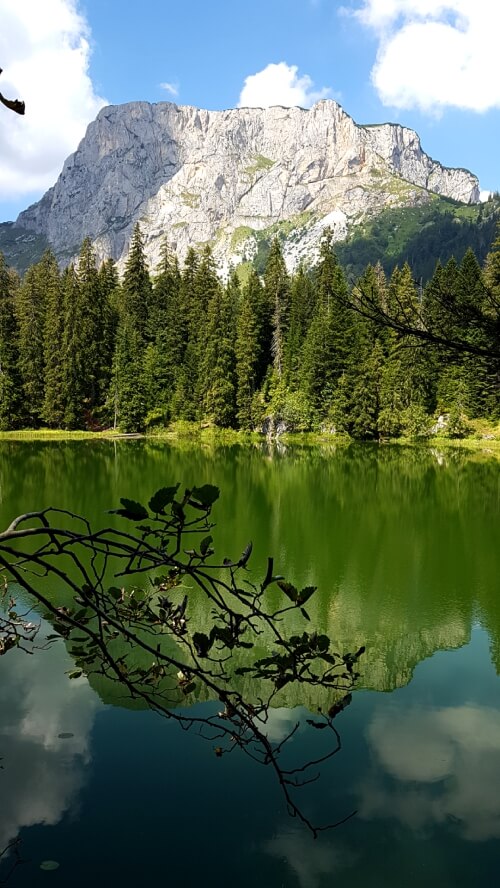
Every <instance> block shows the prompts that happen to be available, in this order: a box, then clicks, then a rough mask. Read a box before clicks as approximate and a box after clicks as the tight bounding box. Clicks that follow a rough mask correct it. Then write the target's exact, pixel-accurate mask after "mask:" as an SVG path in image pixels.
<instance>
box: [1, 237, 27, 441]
mask: <svg viewBox="0 0 500 888" xmlns="http://www.w3.org/2000/svg"><path fill="white" fill-rule="evenodd" d="M15 290H16V282H15V279H14V277H13V275H12V274H11V273H10V272H9V269H8V268H7V265H6V263H5V257H4V255H3V253H0V429H1V430H2V431H6V430H9V429H16V428H19V427H20V425H22V421H23V416H22V389H21V377H20V373H19V368H18V361H19V352H18V348H17V338H18V330H17V322H16V315H15V311H14V293H15Z"/></svg>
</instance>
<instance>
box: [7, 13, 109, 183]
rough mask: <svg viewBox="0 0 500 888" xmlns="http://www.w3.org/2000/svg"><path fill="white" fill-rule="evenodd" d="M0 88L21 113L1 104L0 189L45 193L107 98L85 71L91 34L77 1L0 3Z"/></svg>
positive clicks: (87, 63)
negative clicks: (0, 71) (21, 106)
mask: <svg viewBox="0 0 500 888" xmlns="http://www.w3.org/2000/svg"><path fill="white" fill-rule="evenodd" d="M0 20H1V21H2V28H1V32H0V62H1V65H2V67H3V69H4V72H3V74H2V76H1V77H0V91H1V92H2V94H3V95H5V96H7V97H8V98H20V99H23V100H24V101H25V102H26V115H25V116H24V117H18V116H17V115H16V114H13V113H12V112H10V111H8V110H7V109H5V108H3V107H0V113H1V115H2V119H1V126H0V193H1V194H2V196H3V198H4V199H5V198H8V197H11V198H12V197H19V196H20V195H23V194H28V193H30V192H35V191H39V192H43V191H44V190H45V189H46V188H48V187H49V186H50V185H52V184H53V183H54V181H55V179H56V178H57V175H58V174H59V172H60V170H61V167H62V164H63V161H64V160H65V158H66V157H67V156H68V154H70V153H71V152H72V151H74V150H75V149H76V148H77V146H78V143H79V141H80V140H81V139H82V137H83V136H84V134H85V129H86V127H87V124H88V123H89V122H90V121H91V120H93V119H94V117H95V116H96V114H97V112H98V111H99V109H100V108H102V107H103V105H105V104H106V102H105V100H104V99H102V98H101V97H100V96H98V95H96V93H95V91H94V87H93V84H92V81H91V79H90V76H89V57H90V44H89V39H90V33H89V29H88V26H87V24H86V22H85V19H84V18H83V17H82V15H81V14H80V13H79V11H78V9H77V5H76V0H43V3H41V2H40V0H0Z"/></svg>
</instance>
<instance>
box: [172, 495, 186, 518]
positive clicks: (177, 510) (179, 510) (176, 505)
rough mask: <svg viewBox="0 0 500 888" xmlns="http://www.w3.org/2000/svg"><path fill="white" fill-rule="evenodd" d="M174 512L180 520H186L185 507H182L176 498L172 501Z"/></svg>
mask: <svg viewBox="0 0 500 888" xmlns="http://www.w3.org/2000/svg"><path fill="white" fill-rule="evenodd" d="M172 514H173V515H174V516H175V518H177V519H178V520H179V521H182V522H184V521H185V520H186V513H185V512H184V509H183V508H182V506H181V504H180V503H178V502H177V501H176V500H174V501H173V503H172Z"/></svg>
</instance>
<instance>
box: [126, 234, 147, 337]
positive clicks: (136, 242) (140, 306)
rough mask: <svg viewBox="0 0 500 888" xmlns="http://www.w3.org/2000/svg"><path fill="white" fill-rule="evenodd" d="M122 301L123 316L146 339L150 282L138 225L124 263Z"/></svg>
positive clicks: (142, 240)
mask: <svg viewBox="0 0 500 888" xmlns="http://www.w3.org/2000/svg"><path fill="white" fill-rule="evenodd" d="M122 300H123V311H124V314H125V315H126V316H127V318H129V320H130V322H131V324H132V325H133V326H134V328H135V329H136V330H137V332H138V333H139V335H140V336H141V337H142V338H143V339H146V335H147V333H148V332H150V331H148V313H149V308H150V302H151V280H150V277H149V271H148V266H147V262H146V256H145V253H144V239H143V237H142V233H141V229H140V225H139V223H137V224H136V226H135V228H134V233H133V235H132V241H131V243H130V249H129V253H128V256H127V261H126V263H125V271H124V275H123V281H122Z"/></svg>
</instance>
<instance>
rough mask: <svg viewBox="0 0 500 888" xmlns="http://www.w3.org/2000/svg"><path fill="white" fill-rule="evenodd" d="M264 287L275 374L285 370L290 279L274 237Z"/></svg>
mask: <svg viewBox="0 0 500 888" xmlns="http://www.w3.org/2000/svg"><path fill="white" fill-rule="evenodd" d="M264 289H265V293H266V299H267V304H268V311H269V317H270V327H271V358H272V366H273V370H274V373H275V374H276V376H277V377H278V379H279V378H281V376H282V374H283V372H284V370H285V347H286V339H287V333H288V321H289V311H290V280H289V277H288V272H287V270H286V265H285V260H284V258H283V253H282V250H281V245H280V242H279V240H278V238H277V237H276V238H274V240H273V242H272V244H271V249H270V252H269V257H268V260H267V263H266V270H265V273H264Z"/></svg>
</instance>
